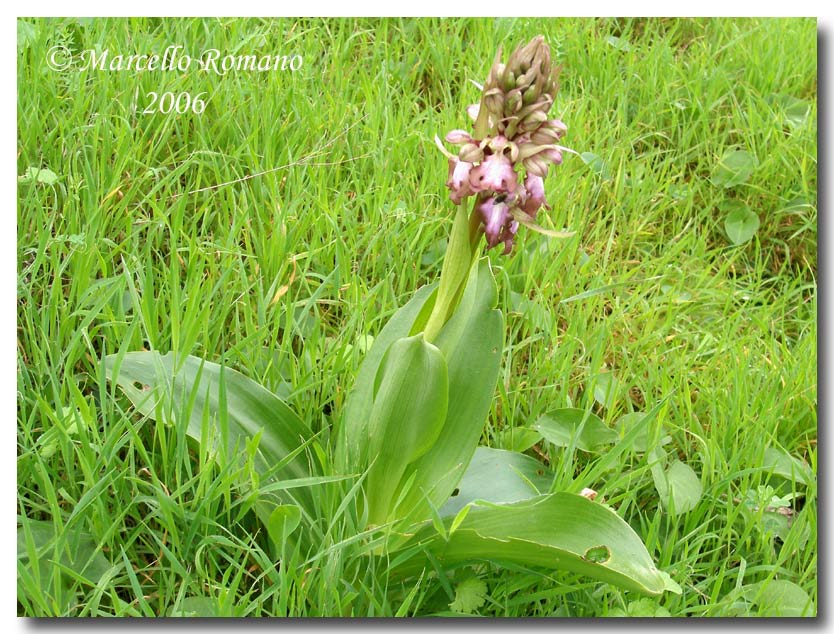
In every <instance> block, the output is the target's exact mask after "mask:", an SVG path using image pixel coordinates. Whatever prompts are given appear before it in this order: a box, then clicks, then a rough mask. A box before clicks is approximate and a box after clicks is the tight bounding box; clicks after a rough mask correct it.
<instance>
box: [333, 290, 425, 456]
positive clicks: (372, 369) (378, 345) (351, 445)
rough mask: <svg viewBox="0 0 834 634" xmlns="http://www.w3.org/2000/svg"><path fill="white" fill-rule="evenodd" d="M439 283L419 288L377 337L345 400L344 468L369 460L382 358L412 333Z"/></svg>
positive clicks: (338, 453) (341, 437)
mask: <svg viewBox="0 0 834 634" xmlns="http://www.w3.org/2000/svg"><path fill="white" fill-rule="evenodd" d="M436 287H437V285H436V284H432V285H429V286H424V287H423V288H421V289H419V290H418V291H417V292H416V293H415V294H414V297H413V298H412V299H411V300H410V301H409V302H408V303H407V304H406V305H405V306H403V307H402V308H400V309H399V310H398V311H397V312H396V313H394V315H393V316H392V317H391V318H390V319H389V320H388V322H387V323H386V324H385V327H384V328H383V329H382V330H381V331H380V333H379V334H378V335H376V336H375V337H374V339H373V345H372V346H371V348H370V350H368V352H367V354H366V355H365V358H364V359H363V360H362V364H361V365H360V366H359V371H358V373H357V375H356V380H355V381H354V384H353V387H352V389H351V391H350V393H349V395H348V399H347V403H346V404H345V411H344V415H343V416H342V419H341V424H340V427H339V433H338V438H337V447H336V464H337V466H338V468H339V469H340V470H342V471H351V470H354V469H355V468H356V467H357V466H360V465H367V463H368V443H367V438H368V422H369V421H370V415H371V407H372V406H373V400H374V381H375V379H376V376H377V372H378V370H379V366H380V364H381V363H382V359H383V357H384V356H385V353H386V352H387V351H388V348H389V347H391V344H392V343H394V342H395V341H396V340H398V339H402V338H404V337H408V336H409V331H410V330H411V327H412V325H413V324H414V322H415V321H416V320H417V319H418V317H419V316H420V314H421V311H423V310H424V309H425V310H430V309H431V306H432V304H433V303H434V292H435V290H436Z"/></svg>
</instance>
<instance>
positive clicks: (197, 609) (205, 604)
mask: <svg viewBox="0 0 834 634" xmlns="http://www.w3.org/2000/svg"><path fill="white" fill-rule="evenodd" d="M168 616H184V617H196V618H205V617H215V616H220V608H219V606H218V605H217V599H213V598H211V597H185V598H184V599H183V600H182V603H180V605H179V607H177V606H172V607H171V609H170V610H169V611H168Z"/></svg>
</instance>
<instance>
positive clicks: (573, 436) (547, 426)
mask: <svg viewBox="0 0 834 634" xmlns="http://www.w3.org/2000/svg"><path fill="white" fill-rule="evenodd" d="M533 429H535V430H536V431H538V432H539V433H540V434H541V435H542V437H543V438H544V439H545V440H547V441H548V442H550V443H553V444H554V445H556V446H557V447H569V446H571V444H573V445H574V446H575V447H577V448H579V449H581V450H582V451H588V452H599V451H602V450H603V449H604V448H605V446H606V445H610V444H613V443H615V442H617V439H618V438H619V435H618V434H617V432H616V431H615V430H613V429H611V428H610V427H608V426H607V425H606V424H605V423H603V422H602V420H601V419H600V418H599V416H597V415H596V414H593V413H592V412H586V411H584V410H581V409H576V408H573V407H566V408H562V409H554V410H551V411H549V412H547V413H546V414H543V415H542V416H541V417H540V418H539V419H538V420H537V421H536V424H535V425H533Z"/></svg>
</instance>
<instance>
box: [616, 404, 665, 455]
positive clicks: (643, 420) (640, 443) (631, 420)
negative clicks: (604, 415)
mask: <svg viewBox="0 0 834 634" xmlns="http://www.w3.org/2000/svg"><path fill="white" fill-rule="evenodd" d="M650 422H651V421H650V417H648V416H647V415H646V413H645V412H631V413H629V414H623V415H622V416H620V418H618V419H617V421H616V422H615V423H614V429H616V430H617V432H618V433H619V435H620V437H621V438H622V437H624V436H625V435H626V434H628V433H629V431H631V430H632V429H634V428H635V427H639V431H637V435H636V436H635V438H634V440H633V441H632V443H631V450H632V451H636V452H645V451H648V450H650V449H653V448H654V447H653V446H649V442H650V437H649V432H650V430H649V423H650ZM658 442H659V444H660V445H661V446H663V445H668V444H669V443H670V442H672V437H671V436H668V435H666V436H661V437H660V439H659V441H658Z"/></svg>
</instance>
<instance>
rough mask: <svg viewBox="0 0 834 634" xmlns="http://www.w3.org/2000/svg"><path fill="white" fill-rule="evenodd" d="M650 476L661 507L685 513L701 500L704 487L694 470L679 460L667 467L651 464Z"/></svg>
mask: <svg viewBox="0 0 834 634" xmlns="http://www.w3.org/2000/svg"><path fill="white" fill-rule="evenodd" d="M652 478H653V479H654V485H655V488H656V489H657V494H658V496H659V497H660V503H661V504H662V505H663V508H665V509H669V510H674V512H675V513H687V512H689V511H691V510H692V509H694V508H695V506H696V505H697V504H698V502H699V501H700V500H701V495H702V494H703V491H704V487H703V485H702V484H701V479H700V478H699V477H698V475H697V474H696V473H695V471H694V470H693V469H692V467H690V466H689V465H687V464H684V463H683V462H681V461H680V460H675V461H674V462H673V463H672V464H671V465H670V466H669V467H668V468H667V469H664V468H663V467H662V466H661V465H660V464H659V463H656V464H654V465H653V466H652Z"/></svg>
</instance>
